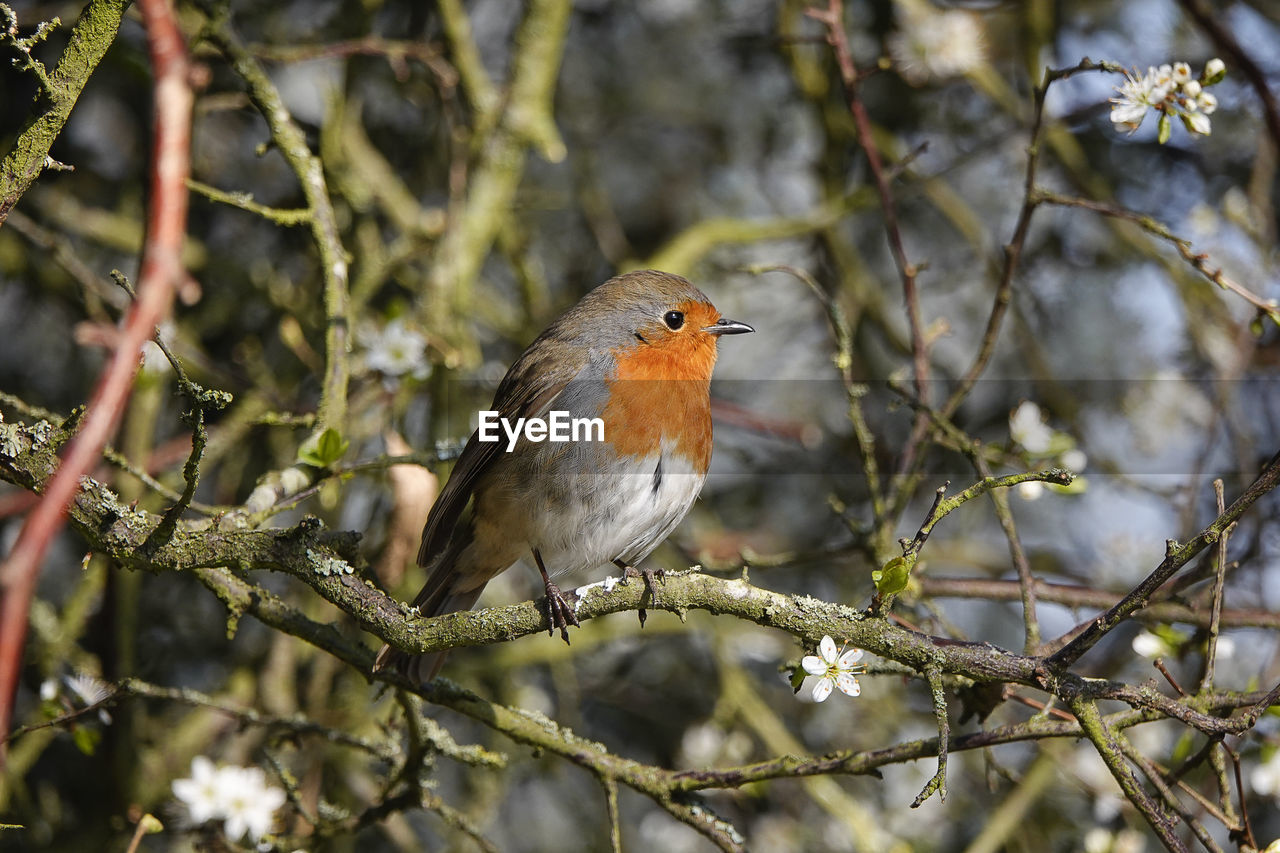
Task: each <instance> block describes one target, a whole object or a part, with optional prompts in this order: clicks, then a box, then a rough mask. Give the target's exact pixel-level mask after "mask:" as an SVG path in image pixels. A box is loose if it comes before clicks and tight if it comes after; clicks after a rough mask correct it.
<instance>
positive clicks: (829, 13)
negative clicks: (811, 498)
mask: <svg viewBox="0 0 1280 853" xmlns="http://www.w3.org/2000/svg"><path fill="white" fill-rule="evenodd" d="M805 14H806V15H808V16H809V17H810V18H813V19H814V20H816V21H818V22H820V23H821V24H823V25H824V26H825V27H826V28H827V43H828V44H829V45H831V49H832V51H833V52H834V53H835V57H836V64H837V66H838V67H839V69H840V82H841V83H842V84H843V86H844V94H845V100H846V103H847V105H848V107H849V112H850V114H852V116H853V121H854V124H855V125H856V126H857V129H858V144H859V145H860V146H861V147H862V151H863V153H864V154H865V155H866V157H867V168H868V169H869V170H870V172H871V177H872V180H873V181H874V182H875V186H876V193H877V194H878V195H879V197H880V207H881V210H882V212H883V213H884V227H885V233H886V236H887V237H888V240H889V251H890V253H891V254H892V255H893V262H894V264H895V265H896V266H897V268H898V276H899V278H901V279H902V298H903V301H904V302H905V303H906V309H907V325H908V326H909V327H910V330H911V362H912V370H913V373H914V377H915V390H916V396H917V397H919V398H920V399H921V400H923V401H925V402H928V400H929V352H928V344H927V342H926V341H925V336H924V323H923V321H922V320H921V317H920V297H919V294H918V293H917V290H916V274H917V273H918V271H919V270H918V268H917V267H916V265H915V264H913V263H912V262H911V261H910V260H909V259H908V258H907V251H906V247H905V246H904V244H903V240H902V229H901V227H900V225H899V223H898V209H897V205H896V203H895V202H894V199H893V193H892V191H891V190H890V188H889V177H888V175H887V174H886V172H885V168H884V164H883V161H882V160H881V158H880V150H879V149H878V148H877V147H876V143H875V134H874V132H873V129H872V127H871V119H870V117H869V116H868V115H867V108H866V105H865V104H863V102H862V96H861V93H860V92H859V82H860V81H861V79H862V78H861V75H859V73H858V71H857V68H856V67H855V65H854V61H853V54H852V52H851V51H850V48H849V39H848V36H847V35H846V34H845V31H844V4H843V3H842V2H841V0H828V2H827V8H826V9H818V8H810V9H806V10H805ZM927 428H928V420H927V419H926V418H925V417H924V416H923V415H921V414H917V415H916V422H915V425H914V427H913V428H912V432H911V437H910V438H908V440H907V442H906V444H905V445H904V448H903V452H902V459H901V461H900V463H899V471H901V472H905V471H908V470H910V469H911V468H912V466H913V464H914V460H915V453H916V448H917V447H918V445H919V442H920V440H921V439H922V438H923V437H924V434H925V431H926V430H927Z"/></svg>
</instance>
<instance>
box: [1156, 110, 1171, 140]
mask: <svg viewBox="0 0 1280 853" xmlns="http://www.w3.org/2000/svg"><path fill="white" fill-rule="evenodd" d="M1172 135H1173V125H1172V124H1170V123H1169V114H1168V113H1161V114H1160V123H1159V124H1157V125H1156V141H1157V142H1159V143H1160V144H1161V145H1164V144H1165V143H1166V142H1168V141H1169V137H1170V136H1172Z"/></svg>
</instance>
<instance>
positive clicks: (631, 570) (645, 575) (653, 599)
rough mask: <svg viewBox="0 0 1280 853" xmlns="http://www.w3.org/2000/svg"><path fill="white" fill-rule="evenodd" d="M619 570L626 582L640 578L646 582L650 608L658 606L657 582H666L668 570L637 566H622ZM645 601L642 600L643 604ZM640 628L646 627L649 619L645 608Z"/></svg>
mask: <svg viewBox="0 0 1280 853" xmlns="http://www.w3.org/2000/svg"><path fill="white" fill-rule="evenodd" d="M618 568H620V569H622V580H623V581H624V582H626V581H629V580H631V579H632V578H640V579H641V580H643V581H644V588H645V591H646V592H648V593H649V606H650V607H657V606H658V587H657V585H656V584H655V583H654V582H655V581H659V580H662V581H665V580H666V577H667V570H666V569H637V568H636V567H635V566H627V565H622V566H619V567H618ZM643 601H644V599H643V598H642V599H641V602H642V603H643ZM639 616H640V627H641V628H643V627H644V623H645V620H647V619H648V618H649V613H648V611H646V610H645V609H644V608H643V607H641V608H640V612H639Z"/></svg>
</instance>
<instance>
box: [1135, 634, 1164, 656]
mask: <svg viewBox="0 0 1280 853" xmlns="http://www.w3.org/2000/svg"><path fill="white" fill-rule="evenodd" d="M1133 651H1134V654H1136V655H1138V656H1139V657H1144V658H1152V659H1154V658H1158V657H1165V656H1168V655H1172V654H1173V653H1174V649H1173V647H1172V646H1170V645H1169V644H1168V643H1167V642H1165V640H1164V639H1163V638H1161V637H1158V636H1156V635H1155V634H1153V633H1151V632H1150V631H1142V632H1140V633H1139V634H1138V635H1137V636H1136V637H1134V638H1133Z"/></svg>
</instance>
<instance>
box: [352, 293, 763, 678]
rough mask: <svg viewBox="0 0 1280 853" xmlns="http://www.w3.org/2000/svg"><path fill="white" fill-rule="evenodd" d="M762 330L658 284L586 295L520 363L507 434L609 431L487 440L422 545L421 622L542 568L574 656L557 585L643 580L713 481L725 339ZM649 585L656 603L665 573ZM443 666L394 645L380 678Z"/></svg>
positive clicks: (457, 472) (464, 463)
mask: <svg viewBox="0 0 1280 853" xmlns="http://www.w3.org/2000/svg"><path fill="white" fill-rule="evenodd" d="M753 331H755V330H754V329H752V328H751V327H750V326H748V325H747V324H746V323H739V322H737V321H734V320H726V319H724V318H723V317H721V316H720V312H719V311H717V310H716V309H715V307H714V306H712V304H711V303H710V301H708V299H707V297H706V296H704V295H703V294H702V293H701V292H700V291H699V290H698V289H697V288H695V287H694V286H693V285H691V284H690V283H689V282H688V281H686V280H685V279H683V278H681V277H680V276H677V275H672V274H670V273H665V272H658V271H657V270H641V271H639V272H631V273H627V274H625V275H620V276H617V277H615V278H612V279H610V280H609V281H606V282H605V283H604V284H602V285H600V286H599V287H597V288H596V289H595V290H592V291H591V292H590V293H588V294H587V295H586V296H584V297H583V298H582V300H581V301H580V302H579V303H578V304H577V305H575V306H574V307H573V308H570V309H569V310H568V311H567V312H565V314H564V315H563V316H561V317H560V318H559V319H558V320H556V321H555V322H554V323H552V324H551V325H550V326H549V327H548V328H547V330H546V331H544V332H543V333H542V334H541V335H539V336H538V338H537V340H535V341H534V342H533V343H532V344H530V345H529V348H528V349H526V350H525V351H524V352H523V353H522V354H521V355H520V357H519V358H518V359H516V362H515V364H513V365H512V366H511V369H510V370H508V371H507V375H506V376H504V377H503V379H502V382H501V383H500V384H499V385H498V391H497V394H496V395H495V397H494V401H493V409H494V410H496V411H497V413H498V415H499V417H500V418H501V419H503V422H504V423H505V424H507V425H508V426H507V427H504V430H506V429H509V425H510V424H517V425H518V424H520V421H519V419H521V418H525V419H533V418H540V419H543V421H544V422H545V421H546V420H547V419H548V417H549V416H550V415H552V414H555V415H558V416H560V417H562V418H566V419H568V420H577V419H597V418H598V419H599V422H600V423H602V425H603V429H602V430H595V432H594V434H593V431H592V430H591V429H584V430H582V431H581V432H579V433H578V434H577V438H578V440H576V441H575V440H569V441H548V440H544V441H537V440H533V439H534V438H535V437H536V434H535V433H533V432H532V431H530V430H528V429H526V430H525V431H524V432H523V433H521V434H520V435H519V437H518V438H512V439H511V440H510V441H509V440H508V437H509V435H510V433H508V432H504V431H498V435H497V440H494V432H493V431H482V430H477V431H476V432H475V433H473V434H472V436H471V438H470V440H468V441H467V444H466V447H465V448H463V451H462V454H461V456H459V458H458V463H457V465H456V466H455V467H454V469H453V474H452V476H451V477H450V478H449V482H448V483H447V484H446V485H445V487H444V488H443V489H442V490H441V492H440V496H439V498H438V499H437V500H436V502H435V505H434V506H432V508H431V512H430V513H429V514H428V516H427V523H426V526H425V528H424V529H423V531H422V546H421V548H420V549H419V551H418V564H419V565H421V566H425V567H428V568H430V569H431V574H430V576H429V577H428V579H427V583H426V585H425V586H424V587H423V588H422V591H421V592H420V593H418V597H417V598H416V599H414V602H413V603H414V606H415V607H416V608H417V609H418V612H419V613H421V614H422V615H423V616H438V615H440V614H442V613H452V612H454V611H458V610H468V609H470V608H471V607H472V606H473V605H474V604H475V602H476V599H477V598H478V597H479V596H480V592H481V590H483V589H484V585H485V584H486V583H488V582H489V581H490V580H491V579H492V578H493V577H495V576H496V575H498V574H499V573H500V572H503V571H506V570H507V569H508V568H510V567H511V565H512V564H514V563H515V562H516V561H518V560H519V559H520V558H521V557H523V556H525V555H528V554H532V555H533V562H534V564H535V565H536V566H537V568H538V571H539V572H540V573H541V575H542V582H543V585H544V587H545V589H546V603H545V606H546V610H547V621H548V633H552V632H554V631H555V629H557V628H558V629H559V630H560V633H561V636H562V637H563V638H564V640H565V642H566V643H567V642H568V641H569V632H568V625H577V624H578V619H577V617H576V616H575V615H574V612H573V608H572V607H571V606H570V605H569V603H568V602H566V601H565V599H564V596H563V595H562V593H561V592H560V589H559V587H557V586H556V585H555V583H553V582H552V576H553V575H562V574H570V573H582V572H586V571H589V570H591V569H596V568H599V567H601V566H604V565H606V564H608V563H613V564H614V565H616V566H618V567H619V568H621V569H623V570H624V573H625V575H627V576H629V577H634V576H635V575H636V574H639V573H637V572H635V570H634V568H633V567H634V566H635V565H636V564H637V563H639V562H640V561H641V560H643V559H644V558H645V557H646V556H648V555H649V552H651V551H652V550H653V549H654V548H656V547H657V546H658V545H659V544H660V543H661V542H662V541H663V540H664V539H666V537H667V536H668V535H669V534H670V533H671V531H672V530H673V529H674V528H675V526H676V525H677V524H678V523H679V522H680V519H682V518H684V516H685V514H686V513H688V512H689V508H690V507H691V506H692V505H693V501H694V499H695V498H697V496H698V492H699V491H700V490H701V489H702V484H703V481H704V480H706V477H707V467H708V465H709V464H710V462H711V397H710V385H711V370H712V368H713V367H714V366H715V363H716V345H717V343H718V342H719V340H720V336H721V335H738V334H743V333H745V332H753ZM565 413H567V415H566V414H565ZM563 422H564V421H562V423H563ZM583 422H584V423H586V421H583ZM601 433H602V434H601ZM486 439H488V440H486ZM588 439H594V440H588ZM644 577H645V581H646V584H647V585H648V586H649V589H650V593H651V594H652V592H653V586H652V580H653V576H652V573H644ZM642 622H643V618H642ZM443 662H444V653H443V652H435V653H429V654H426V655H409V654H406V653H404V652H400V651H398V650H396V649H393V648H391V647H389V646H383V648H382V651H381V652H379V654H378V658H377V662H376V663H375V664H374V669H375V671H376V670H382V669H393V670H396V671H399V672H400V673H402V674H404V675H405V676H407V677H409V678H410V679H412V680H414V681H417V682H419V683H423V682H425V681H428V680H430V679H432V678H434V677H435V675H436V673H437V672H439V670H440V666H441V664H442V663H443Z"/></svg>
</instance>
